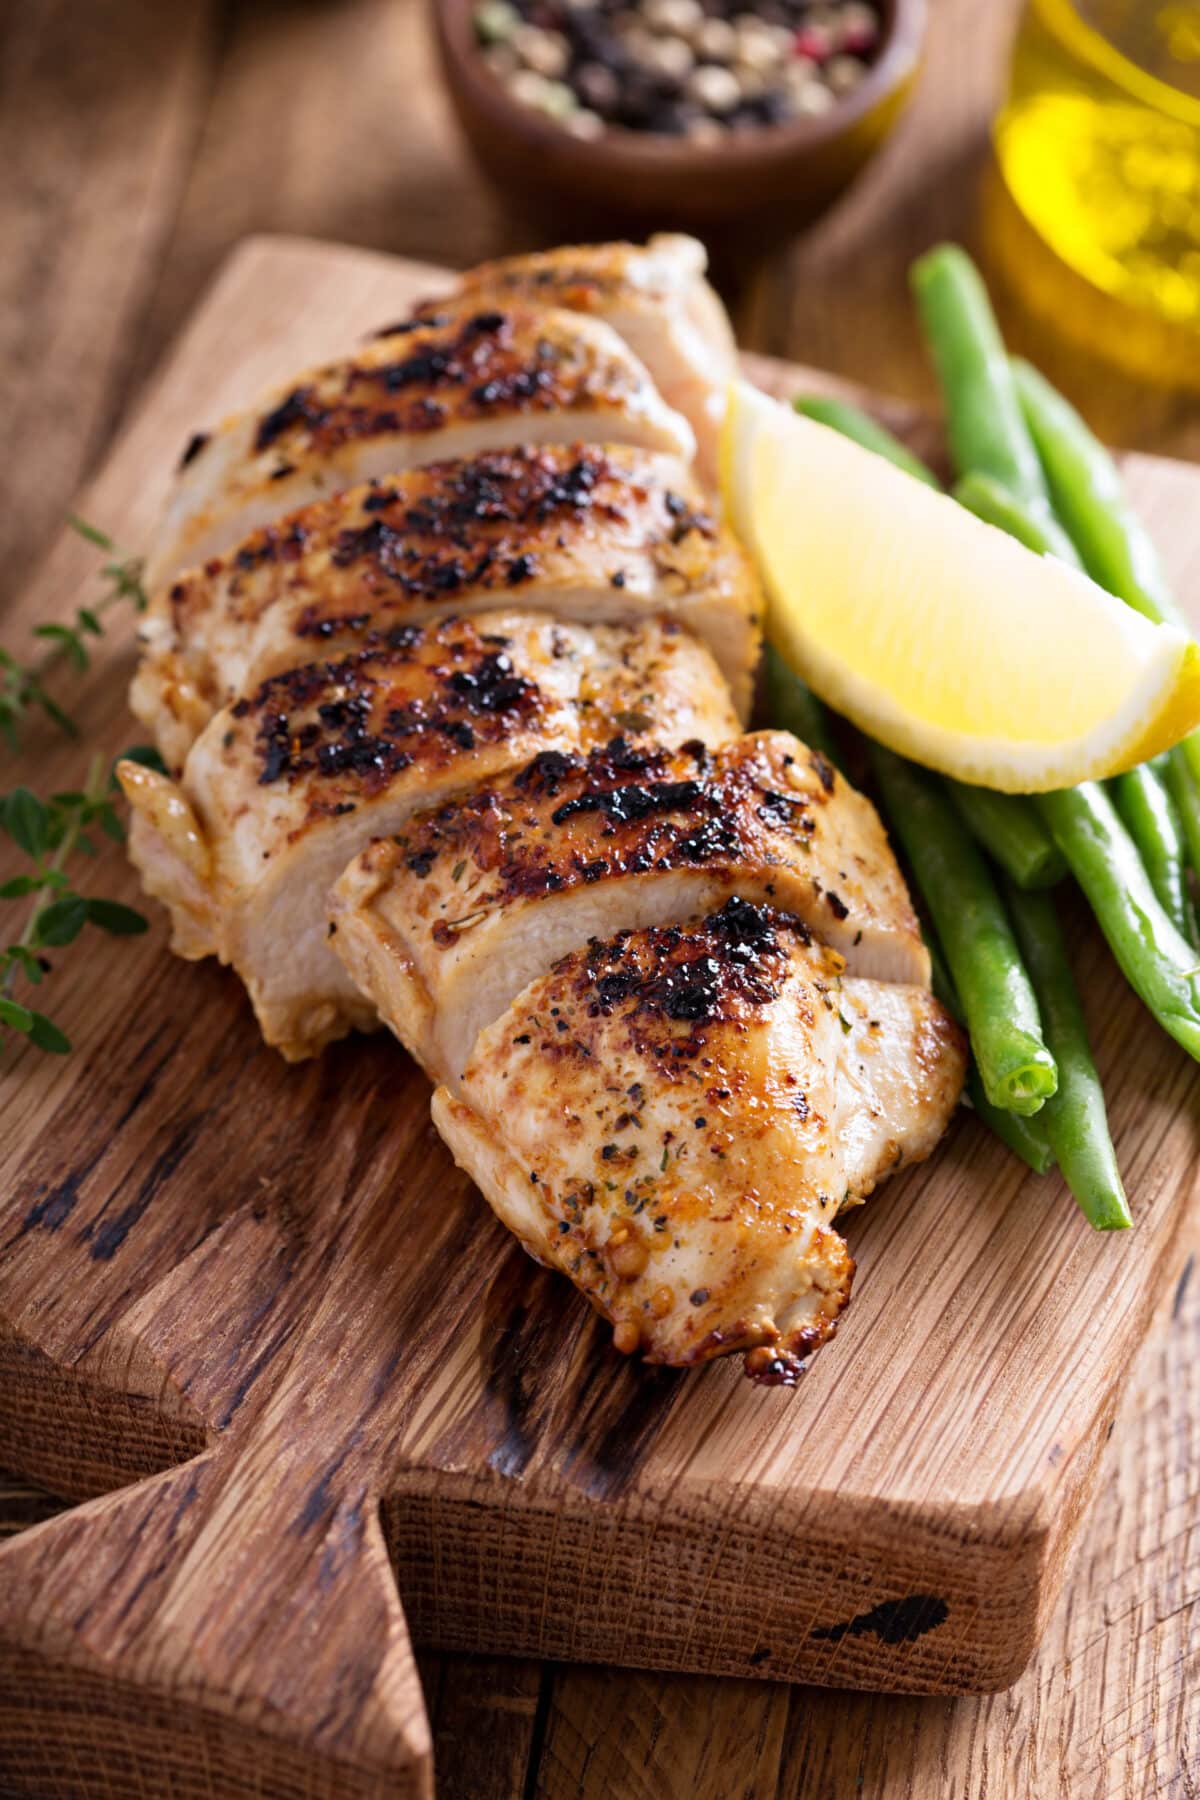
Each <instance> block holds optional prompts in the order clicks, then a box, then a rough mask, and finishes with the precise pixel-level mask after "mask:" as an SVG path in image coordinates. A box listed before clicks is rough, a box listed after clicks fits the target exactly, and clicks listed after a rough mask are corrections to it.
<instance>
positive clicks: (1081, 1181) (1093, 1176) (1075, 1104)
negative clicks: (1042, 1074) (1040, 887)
mask: <svg viewBox="0 0 1200 1800" xmlns="http://www.w3.org/2000/svg"><path fill="white" fill-rule="evenodd" d="M1007 900H1008V916H1009V918H1010V919H1011V920H1012V923H1013V929H1014V930H1015V932H1016V934H1017V941H1018V943H1019V944H1020V946H1021V951H1022V954H1023V955H1024V958H1025V966H1026V968H1027V969H1028V970H1029V973H1030V975H1031V977H1032V979H1033V986H1034V991H1035V993H1036V994H1037V1001H1038V1011H1039V1013H1040V1014H1041V1019H1042V1029H1043V1030H1044V1032H1045V1034H1046V1042H1047V1043H1048V1044H1049V1046H1050V1049H1051V1050H1052V1052H1053V1054H1054V1060H1055V1062H1056V1064H1057V1065H1058V1092H1057V1093H1056V1094H1053V1095H1052V1096H1051V1098H1050V1099H1049V1100H1047V1102H1046V1104H1045V1106H1044V1107H1043V1109H1042V1111H1041V1113H1040V1114H1039V1116H1038V1120H1037V1123H1038V1124H1039V1125H1042V1126H1043V1127H1044V1128H1045V1132H1046V1136H1047V1138H1048V1139H1049V1142H1050V1147H1051V1149H1052V1150H1053V1152H1054V1157H1055V1160H1056V1162H1057V1163H1058V1166H1059V1168H1060V1169H1061V1170H1062V1173H1063V1177H1064V1179H1065V1181H1066V1183H1067V1186H1068V1187H1069V1188H1070V1190H1071V1192H1072V1193H1073V1194H1074V1196H1075V1198H1076V1200H1077V1201H1078V1202H1079V1206H1080V1209H1081V1211H1082V1212H1083V1215H1084V1217H1085V1218H1086V1219H1087V1221H1088V1223H1089V1224H1091V1225H1094V1226H1095V1228H1096V1230H1097V1231H1124V1230H1127V1229H1128V1227H1129V1226H1130V1225H1132V1223H1133V1220H1132V1219H1131V1218H1130V1216H1129V1207H1128V1205H1127V1203H1126V1200H1125V1190H1124V1188H1123V1187H1122V1185H1121V1174H1120V1171H1119V1169H1118V1168H1117V1157H1116V1152H1115V1151H1114V1149H1113V1145H1112V1137H1111V1134H1110V1132H1109V1129H1108V1114H1107V1112H1106V1110H1105V1106H1104V1092H1103V1089H1102V1088H1101V1086H1100V1077H1099V1075H1098V1074H1097V1073H1096V1065H1095V1063H1094V1062H1093V1060H1092V1052H1091V1047H1090V1045H1089V1044H1088V1037H1087V1026H1086V1025H1085V1023H1084V1018H1083V1009H1082V1007H1081V1006H1080V1004H1079V994H1078V991H1077V989H1076V986H1075V980H1074V977H1073V976H1072V974H1071V966H1070V964H1069V962H1068V961H1067V950H1066V945H1065V944H1064V943H1063V937H1062V932H1061V930H1060V929H1059V923H1058V919H1057V917H1056V915H1055V911H1054V903H1053V901H1052V900H1051V899H1050V897H1049V896H1048V895H1047V894H1026V893H1022V892H1021V890H1020V889H1019V888H1015V887H1010V888H1009V891H1008V895H1007Z"/></svg>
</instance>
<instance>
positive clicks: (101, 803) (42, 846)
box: [0, 514, 163, 1056]
mask: <svg viewBox="0 0 1200 1800" xmlns="http://www.w3.org/2000/svg"><path fill="white" fill-rule="evenodd" d="M68 520H69V523H70V525H71V527H72V529H73V530H75V531H77V532H78V533H79V535H80V536H81V537H82V538H85V539H86V540H87V542H88V543H90V544H94V545H95V546H96V547H97V549H100V550H103V551H104V552H105V553H106V555H107V556H108V559H109V560H108V561H107V562H106V563H105V564H104V567H103V570H102V574H103V576H104V578H105V580H106V582H107V584H108V585H107V589H106V591H105V592H104V593H103V594H102V595H101V596H100V598H99V599H98V600H97V601H96V602H95V603H94V605H92V606H90V607H89V606H81V607H80V608H79V609H78V611H77V612H76V614H75V618H74V621H73V622H72V623H71V624H69V625H64V624H47V625H37V626H35V627H34V632H33V635H34V636H35V637H36V638H40V639H42V640H43V642H44V644H45V648H44V649H43V650H42V652H41V654H40V655H38V656H35V657H34V658H33V660H32V661H30V662H25V663H23V662H21V661H20V659H19V658H18V657H16V656H14V655H13V654H12V652H11V651H9V650H6V649H4V648H3V647H2V646H0V733H3V735H4V737H5V738H6V739H7V741H8V744H9V747H10V748H11V749H14V750H15V749H17V748H19V741H20V733H19V727H20V725H21V723H22V721H23V720H24V719H25V717H26V715H27V714H28V712H29V711H30V710H31V709H32V708H34V707H38V708H40V709H41V711H42V712H44V713H45V714H46V716H47V717H48V718H50V719H52V720H53V721H54V723H55V724H56V725H57V726H58V727H59V728H60V730H62V731H64V732H66V733H67V734H68V735H69V736H71V737H78V736H79V728H78V726H77V725H76V723H75V721H74V719H72V718H71V716H70V714H69V713H67V712H65V711H64V709H63V707H62V706H61V705H60V704H59V703H58V702H57V701H56V700H55V699H54V698H53V697H52V696H51V695H50V694H49V693H48V692H47V691H46V685H45V683H46V678H47V677H48V676H49V675H50V673H51V672H52V671H53V670H54V669H55V668H56V667H58V666H60V665H64V664H65V665H66V666H68V667H69V668H70V669H72V670H73V671H74V672H75V673H77V674H84V673H85V672H86V670H87V669H88V668H89V666H90V663H91V657H90V654H89V650H88V644H87V639H88V638H98V637H102V636H103V635H104V626H103V624H102V623H101V620H102V618H103V615H104V614H105V613H106V612H108V611H109V610H110V608H112V607H114V606H116V605H117V604H118V603H119V602H121V601H127V602H129V603H130V604H131V605H132V606H133V608H134V610H135V611H137V612H142V611H143V610H144V608H145V605H146V592H145V589H144V587H143V586H142V562H141V559H140V557H136V556H128V555H126V554H125V553H124V552H122V551H120V550H118V549H117V547H116V545H115V544H114V543H113V540H112V539H111V538H110V537H109V536H108V534H107V532H103V531H101V530H100V529H99V528H98V527H97V526H95V525H89V524H88V522H87V521H86V520H85V519H80V518H76V517H75V516H74V515H73V514H68ZM125 756H126V757H127V758H129V759H131V760H132V761H134V762H142V763H146V764H148V765H149V766H150V767H152V768H157V769H160V770H161V769H162V766H163V765H162V761H161V759H160V758H159V755H158V752H157V751H156V750H153V749H150V748H148V747H146V746H144V745H138V746H135V748H133V749H132V750H127V751H126V752H125ZM118 791H119V789H118V783H117V779H116V776H115V774H114V773H113V768H112V767H111V766H110V765H109V764H108V759H107V758H106V757H104V756H101V755H96V756H93V757H92V759H91V761H90V763H89V765H88V771H87V776H86V779H85V781H84V785H83V787H82V788H78V789H72V790H69V791H66V792H63V793H58V794H52V795H51V796H50V798H49V799H48V800H42V799H39V797H38V796H37V794H35V793H34V792H33V791H32V789H31V788H28V787H16V788H13V789H12V791H11V792H9V793H0V832H3V833H4V834H5V835H7V836H8V837H9V838H10V839H11V840H12V842H13V843H14V844H15V845H16V847H17V849H18V850H20V851H22V852H23V854H24V855H25V856H26V857H27V858H28V860H29V867H28V868H27V869H25V870H24V871H22V872H21V873H20V874H17V875H13V876H11V877H10V878H9V879H8V880H7V881H5V882H0V901H4V900H9V901H16V902H25V903H26V908H25V915H24V922H23V923H22V925H21V927H20V929H19V931H18V932H17V935H16V936H15V937H14V938H12V940H11V941H10V942H9V943H8V944H7V945H4V946H3V947H2V948H0V1051H2V1050H3V1048H4V1045H5V1043H6V1042H7V1040H8V1039H9V1037H10V1036H12V1035H14V1034H15V1035H16V1036H20V1037H24V1038H26V1039H27V1040H28V1041H29V1042H30V1043H32V1044H34V1045H36V1047H37V1048H38V1049H39V1050H48V1051H51V1052H52V1053H54V1054H56V1055H60V1056H61V1055H65V1054H66V1052H67V1051H68V1050H69V1049H70V1048H71V1043H70V1039H69V1038H68V1037H67V1035H66V1033H65V1032H64V1031H63V1030H62V1029H61V1027H60V1026H58V1025H56V1024H55V1023H54V1021H53V1019H50V1018H48V1017H47V1016H46V1014H45V1013H44V1012H40V1011H38V1009H37V1008H36V1007H34V1006H32V1005H30V1004H28V1001H29V1000H30V999H31V997H32V996H30V995H29V994H27V993H26V992H25V990H26V989H28V988H38V987H40V986H41V984H42V982H43V981H44V980H45V978H46V976H47V975H49V974H50V972H51V964H50V961H49V958H48V957H47V955H46V952H47V951H48V950H59V949H62V948H64V947H65V946H66V945H67V944H71V943H73V942H74V941H75V939H76V938H77V937H78V936H79V934H80V932H81V931H82V930H83V929H84V927H85V926H87V925H94V926H96V927H97V928H98V929H99V930H101V931H106V932H108V933H110V934H111V935H112V936H114V937H131V936H133V935H134V934H136V933H139V932H143V931H145V930H146V929H147V924H146V920H145V918H144V917H143V916H142V914H141V913H140V912H137V911H136V910H135V909H134V908H133V907H132V906H125V905H124V904H123V903H122V902H121V901H119V900H109V899H105V898H103V897H102V896H100V895H96V894H84V893H81V892H80V891H79V890H78V888H77V887H76V886H75V884H74V882H73V880H72V877H71V872H70V870H69V867H68V865H69V864H70V863H71V861H72V859H73V858H77V857H80V856H84V857H93V856H95V855H96V853H97V843H96V840H95V838H94V837H93V836H92V835H91V833H92V832H96V833H99V834H102V835H103V836H105V837H108V838H111V839H113V840H114V841H115V842H117V843H122V842H123V841H124V838H125V827H124V825H123V824H122V822H121V817H120V814H119V813H118V812H117V809H116V806H115V804H114V800H115V797H116V795H117V793H118ZM3 935H7V934H4V933H0V938H2V936H3Z"/></svg>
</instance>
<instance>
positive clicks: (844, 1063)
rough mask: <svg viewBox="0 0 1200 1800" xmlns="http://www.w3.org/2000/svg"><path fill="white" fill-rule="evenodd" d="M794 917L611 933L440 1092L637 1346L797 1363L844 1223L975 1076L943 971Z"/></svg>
mask: <svg viewBox="0 0 1200 1800" xmlns="http://www.w3.org/2000/svg"><path fill="white" fill-rule="evenodd" d="M841 971H842V960H841V958H840V957H839V956H838V955H837V954H836V953H835V952H833V951H831V950H828V949H827V948H825V947H823V946H820V945H817V944H814V943H812V942H811V940H810V936H809V933H808V932H807V931H806V930H805V929H804V928H803V927H802V926H801V925H800V924H799V923H798V922H797V921H796V920H794V919H791V918H789V917H787V916H786V915H782V914H779V913H776V912H774V911H772V910H770V909H768V908H760V907H756V906H752V905H750V904H749V903H747V902H746V901H743V900H737V899H734V900H731V901H729V902H728V903H727V904H726V906H725V907H724V908H723V909H722V911H721V912H719V913H717V914H716V915H715V916H711V917H708V918H706V919H704V920H703V921H702V922H700V923H697V924H692V925H688V926H684V927H672V928H669V929H665V930H664V929H658V930H648V931H633V932H622V933H620V934H619V935H618V936H617V937H615V938H613V939H612V940H610V941H608V942H603V943H602V942H599V941H593V942H592V943H590V944H588V945H587V946H586V947H584V948H582V949H580V950H579V951H577V952H575V953H574V954H572V955H570V956H568V957H565V958H564V959H563V960H562V961H560V962H559V963H557V964H556V965H555V967H554V968H553V970H552V971H551V972H550V973H549V974H548V975H546V976H544V977H543V978H541V979H539V980H538V981H536V982H534V983H533V984H532V986H531V987H529V988H527V989H526V990H525V991H524V992H523V993H522V994H521V995H520V997H519V998H518V999H517V1001H516V1002H515V1003H514V1005H513V1006H512V1007H511V1008H510V1010H509V1011H507V1012H506V1013H505V1014H504V1015H503V1016H502V1017H501V1018H500V1019H498V1020H497V1021H496V1022H495V1023H494V1024H493V1025H492V1026H490V1027H489V1029H488V1030H487V1031H486V1032H485V1033H484V1034H483V1036H482V1037H481V1039H480V1041H479V1043H478V1045H477V1046H476V1049H475V1053H474V1055H473V1056H472V1058H471V1060H470V1062H469V1064H468V1066H467V1069H466V1072H465V1075H464V1077H463V1081H462V1087H461V1092H460V1093H459V1094H458V1095H454V1094H452V1093H451V1092H450V1090H449V1089H448V1088H446V1087H442V1088H439V1089H438V1091H437V1093H436V1094H435V1096H434V1103H433V1116H434V1121H435V1123H436V1125H437V1128H438V1130H439V1131H440V1132H441V1134H442V1136H443V1138H444V1139H445V1140H446V1142H447V1144H448V1145H449V1147H450V1149H451V1150H452V1152H453V1154H454V1156H455V1157H456V1159H457V1161H458V1162H459V1163H460V1164H461V1165H462V1167H463V1168H465V1169H466V1170H467V1171H468V1173H469V1174H470V1175H471V1177H472V1178H473V1180H474V1181H475V1182H476V1183H477V1184H478V1186H479V1187H480V1188H481V1189H482V1191H483V1193H484V1195H485V1196H486V1197H487V1199H488V1201H489V1202H490V1204H491V1206H492V1207H493V1209H494V1210H495V1211H496V1212H497V1213H498V1215H499V1216H500V1218H501V1219H502V1220H503V1221H504V1223H505V1224H506V1225H507V1226H509V1228H510V1229H511V1230H512V1231H514V1232H515V1233H516V1234H517V1236H518V1237H519V1238H520V1239H521V1241H522V1243H523V1244H524V1245H525V1247H526V1249H528V1250H529V1251H530V1252H531V1253H532V1254H533V1255H534V1256H536V1257H537V1258H538V1259H539V1261H541V1262H544V1263H548V1264H550V1265H551V1267H553V1268H556V1269H559V1270H561V1271H562V1272H563V1273H564V1274H566V1275H568V1276H569V1277H570V1279H571V1280H572V1281H573V1282H574V1283H575V1285H576V1286H577V1287H578V1288H579V1289H580V1290H581V1291H582V1292H583V1293H584V1294H586V1295H587V1297H588V1299H589V1300H590V1301H591V1302H592V1304H593V1305H594V1306H595V1307H596V1308H597V1309H598V1310H599V1311H600V1312H601V1313H602V1314H603V1315H604V1316H605V1318H607V1319H609V1320H610V1321H611V1322H612V1324H613V1326H614V1328H615V1329H614V1341H615V1343H616V1345H617V1347H618V1348H619V1349H621V1350H624V1351H633V1350H635V1349H641V1350H642V1351H643V1352H644V1354H645V1355H646V1357H647V1359H648V1360H650V1361H652V1362H665V1363H674V1364H689V1363H698V1362H704V1361H706V1360H708V1359H709V1358H711V1357H714V1356H717V1355H721V1354H724V1353H726V1352H728V1351H731V1350H745V1351H748V1352H749V1354H748V1356H747V1358H746V1366H747V1373H749V1374H752V1375H754V1376H756V1377H757V1378H758V1379H760V1380H765V1381H774V1382H781V1381H788V1380H794V1379H795V1378H796V1375H797V1373H798V1371H799V1366H800V1363H801V1360H802V1359H803V1357H805V1356H806V1355H807V1354H808V1353H809V1352H810V1351H812V1350H814V1349H815V1348H816V1347H817V1346H818V1345H819V1344H821V1343H822V1342H824V1341H825V1339H827V1338H828V1337H829V1336H830V1335H831V1334H832V1332H833V1329H834V1326H835V1323H836V1320H837V1315H838V1313H839V1311H840V1310H841V1308H842V1307H843V1306H844V1305H845V1303H846V1301H847V1299H848V1297H849V1288H850V1279H851V1276H852V1274H853V1263H852V1262H851V1259H850V1256H849V1254H848V1252H847V1249H846V1246H845V1244H844V1243H843V1241H842V1239H841V1238H840V1237H839V1236H838V1235H837V1233H836V1232H835V1231H834V1230H833V1229H832V1221H833V1219H834V1216H835V1215H836V1213H837V1212H838V1210H839V1208H840V1207H841V1206H843V1205H845V1204H847V1203H848V1202H850V1201H852V1200H856V1199H861V1198H862V1197H863V1196H864V1195H866V1194H867V1193H869V1192H870V1191H871V1189H872V1188H873V1187H874V1185H875V1184H876V1182H877V1181H879V1180H880V1179H882V1177H884V1176H885V1175H887V1174H889V1173H891V1171H892V1170H893V1169H896V1168H898V1167H900V1165H901V1164H902V1163H905V1162H911V1161H914V1160H916V1159H918V1158H920V1157H923V1156H927V1155H928V1154H929V1152H930V1151H931V1150H932V1148H933V1146H934V1145H935V1144H936V1142H937V1140H938V1138H939V1136H940V1135H941V1133H942V1131H943V1129H944V1127H945V1124H946V1121H947V1119H948V1118H949V1116H950V1113H951V1112H952V1110H953V1108H954V1105H955V1102H956V1100H957V1098H958V1094H959V1090H960V1088H961V1085H962V1078H963V1070H964V1054H963V1045H962V1041H961V1036H960V1034H959V1032H958V1029H957V1027H956V1026H955V1025H954V1024H953V1023H952V1022H951V1020H950V1019H949V1018H948V1017H947V1016H946V1015H945V1013H943V1011H942V1009H941V1008H940V1007H939V1005H938V1003H937V1001H936V1000H934V999H933V997H932V996H931V995H930V994H929V992H928V991H927V990H926V989H924V988H914V987H901V986H891V987H884V986H881V985H880V984H878V983H874V982H870V981H854V982H852V981H850V980H847V979H843V977H842V973H841Z"/></svg>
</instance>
